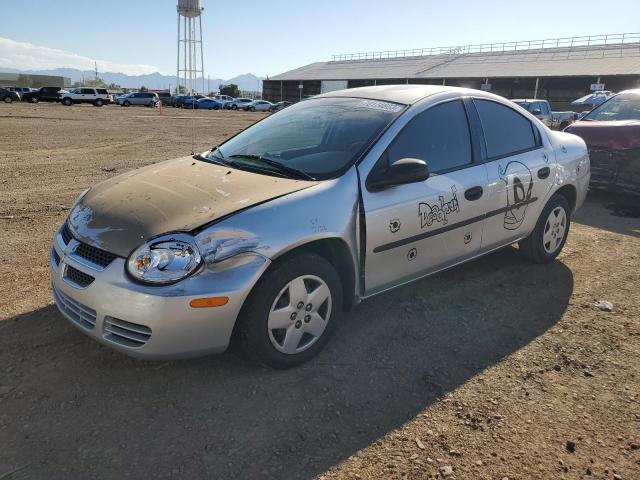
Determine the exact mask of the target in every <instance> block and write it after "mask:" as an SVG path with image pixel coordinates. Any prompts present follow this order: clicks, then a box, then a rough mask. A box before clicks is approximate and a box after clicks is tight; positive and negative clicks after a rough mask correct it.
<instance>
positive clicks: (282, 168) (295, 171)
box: [229, 154, 315, 180]
mask: <svg viewBox="0 0 640 480" xmlns="http://www.w3.org/2000/svg"><path fill="white" fill-rule="evenodd" d="M229 158H247V159H249V160H256V161H258V162H261V163H266V164H267V165H269V166H271V167H273V168H275V169H276V170H278V171H280V172H284V173H288V174H289V175H290V176H294V177H298V178H304V179H305V180H315V177H312V176H311V175H309V174H308V173H307V172H303V171H302V170H298V169H297V168H293V167H288V166H287V165H283V164H282V163H280V162H276V161H275V160H271V159H270V158H265V157H263V156H262V155H255V154H237V155H230V156H229Z"/></svg>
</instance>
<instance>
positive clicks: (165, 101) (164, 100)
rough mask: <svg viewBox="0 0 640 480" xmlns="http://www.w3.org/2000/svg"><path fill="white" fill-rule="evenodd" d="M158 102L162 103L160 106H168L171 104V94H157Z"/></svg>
mask: <svg viewBox="0 0 640 480" xmlns="http://www.w3.org/2000/svg"><path fill="white" fill-rule="evenodd" d="M157 95H158V100H160V101H161V102H162V105H169V104H170V103H171V101H172V100H171V99H172V97H171V94H170V93H169V92H157Z"/></svg>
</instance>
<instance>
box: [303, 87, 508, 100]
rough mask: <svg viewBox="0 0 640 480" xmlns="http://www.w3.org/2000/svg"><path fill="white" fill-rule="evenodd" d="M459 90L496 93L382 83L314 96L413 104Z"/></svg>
mask: <svg viewBox="0 0 640 480" xmlns="http://www.w3.org/2000/svg"><path fill="white" fill-rule="evenodd" d="M453 92H457V93H458V94H460V95H471V94H472V95H476V96H486V97H489V98H495V97H496V95H493V94H490V93H487V92H483V91H481V90H473V89H470V88H461V87H449V86H446V85H410V84H400V85H380V86H375V87H358V88H349V89H346V90H338V91H335V92H329V93H323V94H320V95H317V96H315V97H314V98H331V97H352V98H354V97H355V98H368V99H371V100H380V101H383V102H395V103H402V104H405V105H413V104H414V103H417V102H419V101H420V100H422V99H423V98H425V97H429V96H431V95H436V94H439V93H453Z"/></svg>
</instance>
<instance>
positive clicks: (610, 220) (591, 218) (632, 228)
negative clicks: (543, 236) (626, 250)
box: [572, 189, 640, 238]
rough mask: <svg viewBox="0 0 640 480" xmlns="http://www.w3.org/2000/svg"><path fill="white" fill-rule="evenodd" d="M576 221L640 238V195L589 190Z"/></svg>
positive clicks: (577, 213) (574, 218) (575, 218)
mask: <svg viewBox="0 0 640 480" xmlns="http://www.w3.org/2000/svg"><path fill="white" fill-rule="evenodd" d="M572 220H573V221H574V222H576V223H579V224H581V225H588V226H590V227H596V228H601V229H604V230H608V231H610V232H614V233H620V234H622V235H629V236H631V237H636V238H640V196H633V195H622V194H618V193H613V192H607V191H603V190H594V189H591V190H589V194H588V196H587V200H586V201H585V203H584V205H583V206H582V208H580V209H579V210H578V211H577V212H576V214H575V215H574V217H573V219H572Z"/></svg>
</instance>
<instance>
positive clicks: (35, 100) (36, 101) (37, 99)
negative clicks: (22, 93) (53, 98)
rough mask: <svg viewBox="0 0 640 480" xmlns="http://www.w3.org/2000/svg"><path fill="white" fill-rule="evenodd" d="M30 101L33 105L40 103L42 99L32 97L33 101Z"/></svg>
mask: <svg viewBox="0 0 640 480" xmlns="http://www.w3.org/2000/svg"><path fill="white" fill-rule="evenodd" d="M29 101H30V102H31V103H38V102H39V101H40V99H39V98H38V97H31V99H30V100H29Z"/></svg>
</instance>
